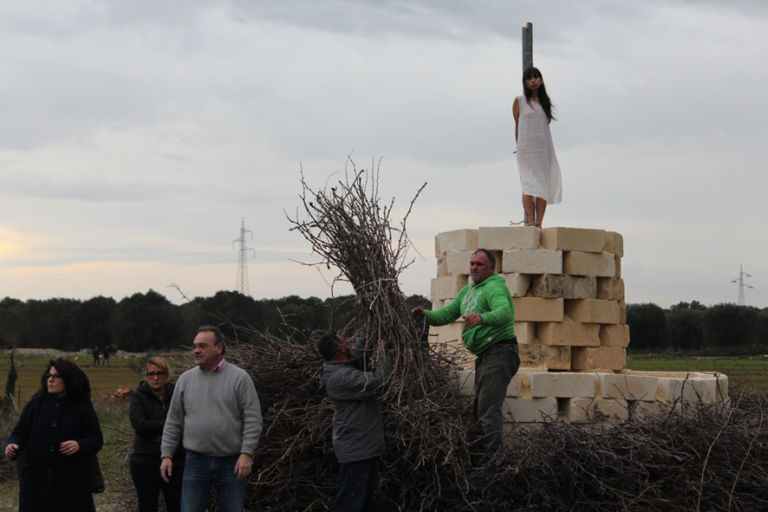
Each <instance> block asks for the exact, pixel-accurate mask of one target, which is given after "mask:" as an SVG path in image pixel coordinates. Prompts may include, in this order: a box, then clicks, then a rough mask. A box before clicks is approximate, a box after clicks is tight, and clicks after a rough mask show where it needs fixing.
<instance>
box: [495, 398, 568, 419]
mask: <svg viewBox="0 0 768 512" xmlns="http://www.w3.org/2000/svg"><path fill="white" fill-rule="evenodd" d="M502 415H503V416H504V421H512V422H517V423H529V422H546V421H555V420H557V398H551V397H547V398H507V399H506V400H504V406H503V407H502Z"/></svg>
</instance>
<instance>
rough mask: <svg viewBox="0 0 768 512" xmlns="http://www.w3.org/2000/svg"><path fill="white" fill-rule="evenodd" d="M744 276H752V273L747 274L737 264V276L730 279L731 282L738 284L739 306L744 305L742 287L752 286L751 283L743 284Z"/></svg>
mask: <svg viewBox="0 0 768 512" xmlns="http://www.w3.org/2000/svg"><path fill="white" fill-rule="evenodd" d="M745 277H752V274H747V273H746V272H744V269H743V268H742V266H741V265H739V277H738V278H736V279H733V280H732V281H731V282H732V283H737V284H738V285H739V302H738V304H739V306H743V305H744V288H752V285H750V284H744V278H745Z"/></svg>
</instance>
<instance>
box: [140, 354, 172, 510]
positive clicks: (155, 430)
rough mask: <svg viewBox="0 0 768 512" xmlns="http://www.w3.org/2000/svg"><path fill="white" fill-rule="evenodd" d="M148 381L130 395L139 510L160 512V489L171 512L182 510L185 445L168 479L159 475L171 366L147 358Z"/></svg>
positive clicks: (170, 389)
mask: <svg viewBox="0 0 768 512" xmlns="http://www.w3.org/2000/svg"><path fill="white" fill-rule="evenodd" d="M144 376H145V378H146V380H143V381H141V382H140V383H139V386H138V387H137V388H136V391H134V393H133V395H132V396H131V406H130V418H131V425H132V426H133V430H134V431H135V432H136V436H135V437H134V438H133V449H132V450H131V456H130V463H131V478H133V483H134V485H135V486H136V495H137V497H138V500H139V512H157V510H158V508H157V502H158V498H159V496H160V491H162V492H163V498H164V499H165V506H166V510H167V511H168V512H179V511H180V510H181V479H182V476H183V474H184V457H185V452H184V449H183V448H179V449H177V450H176V453H175V454H174V456H173V466H172V473H171V477H170V481H169V482H167V483H166V482H165V481H164V480H163V478H162V477H161V476H160V441H161V440H162V437H163V426H164V425H165V416H166V414H167V412H168V407H169V406H170V403H171V397H172V396H173V387H174V386H173V384H171V383H170V382H168V379H169V377H170V369H169V368H168V363H166V361H165V359H163V358H162V357H150V358H149V359H147V365H146V371H145V373H144Z"/></svg>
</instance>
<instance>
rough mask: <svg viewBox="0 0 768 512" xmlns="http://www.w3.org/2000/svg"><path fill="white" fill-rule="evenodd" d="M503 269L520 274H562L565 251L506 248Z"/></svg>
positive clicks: (503, 256)
mask: <svg viewBox="0 0 768 512" xmlns="http://www.w3.org/2000/svg"><path fill="white" fill-rule="evenodd" d="M501 261H502V263H501V271H502V272H504V273H510V272H517V273H519V274H562V273H563V251H547V250H543V249H537V250H529V249H505V250H504V252H503V254H502V257H501Z"/></svg>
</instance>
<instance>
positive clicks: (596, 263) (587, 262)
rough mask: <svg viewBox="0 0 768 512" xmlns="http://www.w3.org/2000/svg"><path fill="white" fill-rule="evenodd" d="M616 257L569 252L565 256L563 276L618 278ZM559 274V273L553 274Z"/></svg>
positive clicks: (605, 253)
mask: <svg viewBox="0 0 768 512" xmlns="http://www.w3.org/2000/svg"><path fill="white" fill-rule="evenodd" d="M616 260H617V258H616V255H615V254H611V253H608V252H603V253H591V252H582V251H568V252H566V253H564V254H563V272H559V273H563V274H569V275H575V276H597V277H615V276H616ZM553 273H554V274H557V273H558V272H553Z"/></svg>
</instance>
